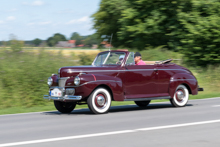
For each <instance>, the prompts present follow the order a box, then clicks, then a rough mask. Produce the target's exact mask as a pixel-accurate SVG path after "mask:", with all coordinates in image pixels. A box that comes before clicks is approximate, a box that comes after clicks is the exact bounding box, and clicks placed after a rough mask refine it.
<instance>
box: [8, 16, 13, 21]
mask: <svg viewBox="0 0 220 147" xmlns="http://www.w3.org/2000/svg"><path fill="white" fill-rule="evenodd" d="M7 20H9V21H11V20H15V17H14V16H8V17H7Z"/></svg>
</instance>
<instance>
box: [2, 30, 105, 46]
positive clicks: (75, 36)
mask: <svg viewBox="0 0 220 147" xmlns="http://www.w3.org/2000/svg"><path fill="white" fill-rule="evenodd" d="M67 40H76V42H75V45H80V44H83V45H85V46H87V47H92V45H93V44H97V45H99V44H100V43H101V41H102V40H101V38H98V35H97V34H96V33H95V34H92V35H87V36H81V35H80V34H79V33H77V32H74V33H72V35H71V37H70V38H66V37H65V35H63V34H60V33H56V34H54V35H53V36H51V37H49V38H48V39H47V40H42V39H39V38H35V39H34V40H30V41H22V43H21V41H20V40H18V39H17V38H16V36H15V35H13V34H11V35H10V40H9V41H0V46H13V47H14V46H17V47H18V46H19V50H20V48H21V46H24V45H27V46H36V47H37V46H40V45H41V44H42V43H43V42H44V43H45V44H44V45H43V46H49V47H54V46H56V44H57V43H58V42H59V41H67Z"/></svg>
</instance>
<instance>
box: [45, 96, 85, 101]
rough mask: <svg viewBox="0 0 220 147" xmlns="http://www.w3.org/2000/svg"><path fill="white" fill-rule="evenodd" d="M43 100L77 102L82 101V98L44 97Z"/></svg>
mask: <svg viewBox="0 0 220 147" xmlns="http://www.w3.org/2000/svg"><path fill="white" fill-rule="evenodd" d="M44 99H48V100H59V101H79V100H81V99H82V96H73V95H65V96H62V97H53V96H49V95H44Z"/></svg>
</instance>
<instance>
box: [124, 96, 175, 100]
mask: <svg viewBox="0 0 220 147" xmlns="http://www.w3.org/2000/svg"><path fill="white" fill-rule="evenodd" d="M161 99H171V97H170V96H162V97H149V98H135V99H124V101H148V100H161Z"/></svg>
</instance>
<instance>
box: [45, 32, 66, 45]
mask: <svg viewBox="0 0 220 147" xmlns="http://www.w3.org/2000/svg"><path fill="white" fill-rule="evenodd" d="M58 41H66V37H65V36H64V35H62V34H59V33H56V34H54V36H53V37H49V38H48V39H47V41H46V42H47V45H48V46H55V45H56V44H57V43H58Z"/></svg>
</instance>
